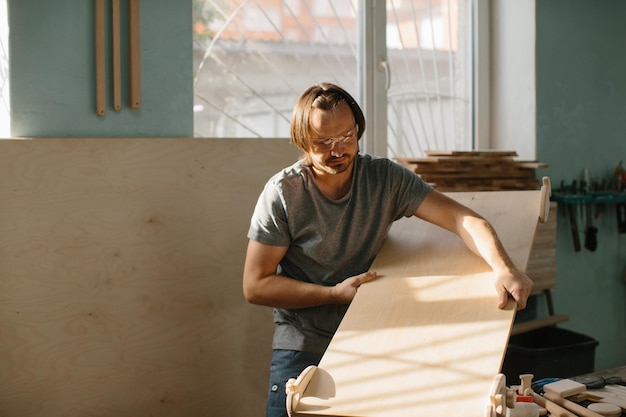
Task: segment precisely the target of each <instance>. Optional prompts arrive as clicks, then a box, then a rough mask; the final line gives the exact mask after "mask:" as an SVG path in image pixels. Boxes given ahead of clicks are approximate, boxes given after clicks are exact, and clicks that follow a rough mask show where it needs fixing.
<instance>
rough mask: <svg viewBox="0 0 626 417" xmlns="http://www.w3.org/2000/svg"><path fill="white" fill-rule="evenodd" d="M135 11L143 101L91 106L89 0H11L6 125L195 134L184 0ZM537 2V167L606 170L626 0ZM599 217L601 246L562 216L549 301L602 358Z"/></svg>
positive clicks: (560, 174)
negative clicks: (592, 247)
mask: <svg viewBox="0 0 626 417" xmlns="http://www.w3.org/2000/svg"><path fill="white" fill-rule="evenodd" d="M125 4H126V1H125V0H122V5H125ZM141 14H142V16H141V17H142V21H141V39H142V40H141V42H142V44H141V53H142V87H143V91H142V93H143V97H142V99H143V103H142V108H141V109H139V110H130V109H128V108H127V106H126V103H127V97H126V96H125V100H124V103H125V108H124V109H123V111H121V112H119V113H116V112H114V111H113V110H112V109H111V108H110V106H109V108H108V109H107V115H106V116H105V117H104V118H99V117H98V116H96V113H95V94H94V90H95V83H94V52H93V44H94V35H93V29H92V28H93V1H91V0H90V1H75V0H54V1H42V0H9V16H10V29H11V35H10V36H11V38H10V48H11V50H10V56H11V62H10V65H11V68H10V69H11V91H12V96H11V104H12V118H13V135H14V136H25V137H30V136H45V137H52V136H56V137H67V136H78V137H81V136H86V137H94V136H102V137H107V136H117V137H124V136H133V137H138V136H139V137H141V136H192V134H193V126H192V124H193V114H192V106H193V81H192V77H193V74H192V67H193V64H192V50H191V1H171V0H149V1H148V0H144V1H142V2H141ZM536 14H537V22H536V23H537V28H536V31H537V36H536V38H537V39H536V41H537V51H536V54H537V55H536V61H537V62H536V66H537V67H536V70H537V74H536V79H537V159H538V160H539V161H541V162H546V163H548V164H549V168H548V169H546V170H541V171H542V172H540V174H541V175H548V176H550V178H551V179H552V183H553V185H554V187H555V188H558V186H559V184H560V182H561V180H563V181H566V182H571V180H573V179H576V178H578V177H579V176H580V173H581V171H582V169H583V168H585V167H586V168H587V169H589V172H590V174H591V175H592V176H593V177H603V176H606V175H608V174H610V172H611V170H612V169H613V167H615V165H616V164H617V163H618V162H619V160H621V159H624V160H625V161H626V138H625V136H626V54H625V53H624V45H626V25H625V24H624V22H626V1H623V0H602V1H597V0H539V1H537V4H536ZM108 101H109V103H110V102H111V96H110V94H109V100H108ZM595 225H596V226H597V227H598V228H599V229H600V230H599V235H598V242H599V244H598V248H597V250H596V251H595V252H589V251H586V250H584V249H583V250H582V251H581V252H574V250H573V246H572V239H571V235H570V230H569V226H568V224H567V222H566V221H565V219H564V218H563V217H561V216H559V218H558V243H557V258H558V279H557V288H556V290H555V292H554V304H555V308H556V310H557V313H563V314H568V315H569V316H570V321H569V322H567V323H565V324H563V325H561V327H566V328H569V329H571V330H574V331H576V332H580V333H583V334H586V335H589V336H592V337H594V338H596V339H598V340H599V342H600V344H599V346H598V348H597V351H596V368H598V369H602V368H608V367H613V366H620V365H624V364H626V285H625V283H624V278H623V275H624V272H625V270H626V235H623V234H622V235H619V234H618V233H617V231H616V220H615V211H614V208H613V207H607V208H606V210H605V213H604V214H603V215H602V216H601V217H600V218H599V219H598V220H597V221H596V224H595ZM581 238H584V236H581ZM539 301H541V300H538V302H537V305H538V306H543V304H542V303H540V302H539ZM541 313H542V312H541V311H539V312H538V314H541Z"/></svg>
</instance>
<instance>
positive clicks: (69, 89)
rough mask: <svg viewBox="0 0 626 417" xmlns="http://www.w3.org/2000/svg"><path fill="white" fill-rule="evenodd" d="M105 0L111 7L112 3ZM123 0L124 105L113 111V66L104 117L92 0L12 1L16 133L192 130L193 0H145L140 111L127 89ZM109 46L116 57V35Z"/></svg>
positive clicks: (124, 7) (182, 132)
mask: <svg viewBox="0 0 626 417" xmlns="http://www.w3.org/2000/svg"><path fill="white" fill-rule="evenodd" d="M105 4H106V5H107V10H110V4H111V2H110V1H105ZM120 4H121V8H122V13H121V15H122V28H123V30H122V45H123V46H122V65H123V69H122V82H123V105H124V108H123V110H122V111H120V112H115V111H113V108H112V87H110V86H111V70H110V68H108V70H107V72H108V77H109V80H108V86H109V88H108V100H107V101H108V107H107V113H106V116H104V117H98V116H97V115H96V109H95V62H94V61H95V57H94V56H95V55H94V44H95V37H94V29H93V25H94V18H93V15H94V2H93V0H89V1H76V0H54V1H41V0H9V3H8V7H9V28H10V35H9V36H10V39H9V43H10V52H9V53H10V57H11V59H10V77H11V91H12V94H11V117H12V135H13V136H18V137H54V136H56V137H81V136H89V137H109V136H117V137H124V136H133V137H137V136H141V137H143V136H178V137H181V136H192V135H193V112H192V108H193V80H192V71H193V63H192V48H191V36H192V34H191V1H171V0H148V1H142V2H141V3H140V4H141V9H140V10H141V28H140V37H141V77H142V80H141V85H142V106H141V108H139V109H134V110H131V109H129V108H128V93H127V90H128V82H127V81H128V76H127V61H128V60H127V59H126V57H127V52H128V48H127V47H126V45H127V36H126V34H127V20H128V19H127V16H128V14H127V12H126V11H127V9H128V6H127V4H128V3H127V0H121V1H120ZM107 21H109V22H110V19H108V20H107ZM109 29H110V27H109ZM107 38H109V39H110V36H108V37H107ZM107 45H108V49H109V53H108V58H107V62H109V63H110V62H111V55H110V40H107Z"/></svg>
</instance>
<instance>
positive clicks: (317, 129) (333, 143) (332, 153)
mask: <svg viewBox="0 0 626 417" xmlns="http://www.w3.org/2000/svg"><path fill="white" fill-rule="evenodd" d="M309 124H310V129H311V132H310V134H311V144H312V145H311V149H310V150H309V151H308V154H309V158H310V160H311V162H312V164H313V168H314V169H315V170H317V171H318V172H320V173H326V174H340V173H342V172H345V171H347V170H348V169H349V168H351V167H352V163H353V161H354V158H355V157H356V154H357V152H358V150H359V143H358V142H359V141H358V132H357V125H356V123H355V121H354V115H353V114H352V110H351V109H350V106H348V104H347V103H345V102H342V103H340V104H339V105H338V106H337V108H336V109H335V110H332V111H325V110H320V109H314V110H313V111H312V113H311V119H310V121H309Z"/></svg>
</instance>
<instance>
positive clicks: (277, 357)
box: [266, 350, 322, 417]
mask: <svg viewBox="0 0 626 417" xmlns="http://www.w3.org/2000/svg"><path fill="white" fill-rule="evenodd" d="M321 359H322V355H319V354H317V353H310V352H298V351H296V350H274V354H273V355H272V364H271V366H270V388H269V392H268V394H267V410H266V417H287V407H286V403H287V393H286V392H285V387H286V385H287V381H288V380H289V379H290V378H297V377H298V376H299V375H300V373H302V371H304V369H305V368H306V367H307V366H309V365H316V366H317V365H318V364H319V363H320V360H321Z"/></svg>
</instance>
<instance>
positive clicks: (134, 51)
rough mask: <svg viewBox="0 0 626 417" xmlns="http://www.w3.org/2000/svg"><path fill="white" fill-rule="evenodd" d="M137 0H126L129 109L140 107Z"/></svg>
mask: <svg viewBox="0 0 626 417" xmlns="http://www.w3.org/2000/svg"><path fill="white" fill-rule="evenodd" d="M139 23H140V19H139V0H128V38H129V42H128V70H129V89H128V94H129V98H128V100H129V103H130V104H129V105H130V108H131V109H138V108H139V107H141V65H140V58H141V56H140V53H139V45H140V43H139Z"/></svg>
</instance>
